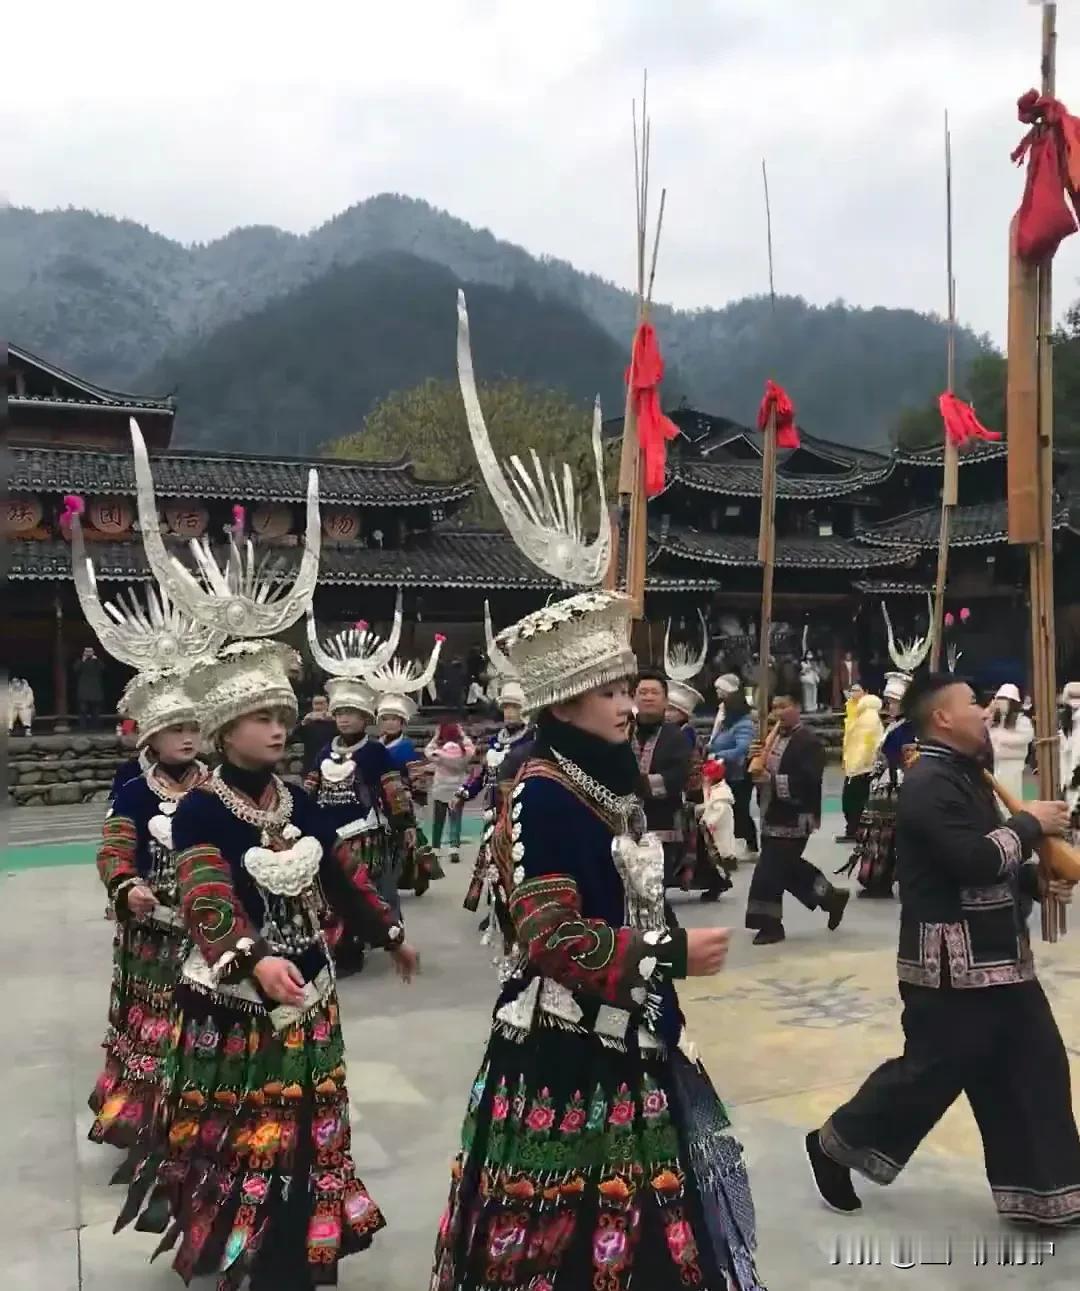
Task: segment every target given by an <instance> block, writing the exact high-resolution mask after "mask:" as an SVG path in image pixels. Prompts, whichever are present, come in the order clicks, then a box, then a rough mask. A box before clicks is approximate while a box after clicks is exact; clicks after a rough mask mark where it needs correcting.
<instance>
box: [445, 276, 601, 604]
mask: <svg viewBox="0 0 1080 1291" xmlns="http://www.w3.org/2000/svg"><path fill="white" fill-rule="evenodd" d="M457 361H458V382H459V384H460V386H461V397H462V399H463V400H464V403H465V417H466V420H467V421H468V423H469V436H470V438H471V439H472V445H473V451H474V452H475V453H476V460H477V462H478V464H479V466H480V472H481V474H482V475H483V477H484V483H485V484H486V485H487V487H488V491H489V492H490V494H491V496H492V499H493V500H494V502H495V505H496V506H497V507H498V508H499V514H500V515H501V516H502V518H503V523H504V524H505V525H506V527H507V529H509V531H510V536H511V537H512V538H513V540H514V541H515V542H516V543H517V545H518V546H519V547H520V548H521V550H522V551H523V552H524V553H525V555H526V556H528V557H529V559H530V560H531V561H532V562H533V564H534V565H537V566H538V567H539V568H540V569H542V570H544V572H545V573H548V574H550V575H551V576H552V577H553V578H557V579H558V580H559V581H560V582H562V583H569V584H572V585H573V586H576V587H597V586H599V584H600V583H601V582H602V581H603V578H604V574H605V572H606V570H607V567H608V560H609V557H610V554H611V517H610V515H609V514H608V509H607V506H606V504H605V499H604V456H603V448H602V445H601V435H600V431H601V419H600V401H599V399H597V401H596V404H595V405H594V408H593V427H592V446H593V458H594V460H595V464H596V486H597V491H598V492H599V494H600V531H599V533H598V534H597V535H596V538H595V540H594V541H593V542H591V543H586V542H585V541H584V538H583V529H582V509H581V503H582V500H581V498H580V497H578V495H577V490H576V488H575V486H574V477H573V473H572V472H571V470H570V467H569V466H568V465H566V464H565V463H564V465H563V471H562V481H561V484H560V481H559V479H558V477H557V474H556V472H555V470H554V469H549V471H548V472H547V474H546V475H545V472H544V468H543V466H542V465H541V463H540V459H539V457H537V455H536V453H535V452H534V451H532V450H530V457H531V458H532V466H533V475H530V474H529V472H528V470H527V469H526V467H525V465H524V463H523V462H522V461H521V459H520V458H519V457H517V456H516V455H515V456H513V457H511V458H510V467H511V469H510V471H509V472H507V473H505V474H504V472H503V468H502V467H501V466H500V465H499V461H498V458H497V457H496V456H495V451H494V449H493V448H492V446H491V440H490V439H489V438H488V432H487V425H486V423H485V421H484V413H483V410H482V409H481V407H480V399H479V396H478V395H477V393H476V377H475V376H474V374H473V362H472V349H471V348H470V344H469V314H468V311H467V309H466V308H465V293H464V292H463V291H459V292H458V339H457ZM508 477H509V478H508ZM534 477H535V478H534Z"/></svg>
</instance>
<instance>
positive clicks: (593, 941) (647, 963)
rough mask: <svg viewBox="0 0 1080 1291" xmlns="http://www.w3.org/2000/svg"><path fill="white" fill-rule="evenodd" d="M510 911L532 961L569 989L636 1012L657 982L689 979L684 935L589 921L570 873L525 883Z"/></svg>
mask: <svg viewBox="0 0 1080 1291" xmlns="http://www.w3.org/2000/svg"><path fill="white" fill-rule="evenodd" d="M509 907H510V916H511V918H512V919H513V922H514V926H515V928H516V929H517V936H518V942H519V944H520V945H521V946H522V948H523V949H524V950H525V952H526V953H527V955H528V957H529V960H530V962H531V963H532V964H533V965H534V966H535V967H536V968H537V970H538V971H539V972H541V973H543V975H544V976H545V977H551V978H554V979H555V981H557V982H561V983H562V984H563V985H564V986H567V987H569V988H570V989H571V990H581V991H587V992H588V993H590V994H592V995H598V996H599V997H600V998H601V999H602V1000H604V1002H605V1003H608V1004H613V1005H615V1006H616V1007H618V1008H623V1009H634V1008H637V1007H640V1006H642V1005H644V1003H645V996H646V991H647V987H648V986H649V984H650V982H651V981H652V980H653V979H654V978H658V977H675V976H685V975H686V935H685V933H683V932H681V930H677V931H676V933H675V934H672V933H671V932H663V933H660V932H657V933H641V932H638V931H637V930H636V929H634V928H629V927H622V928H613V927H612V926H611V925H610V924H608V923H604V922H603V920H601V919H586V918H585V917H584V916H583V915H582V913H581V898H580V896H579V894H578V887H577V884H576V883H575V882H574V880H573V879H572V878H570V876H569V875H567V874H544V875H540V876H539V877H537V878H532V879H526V880H525V881H524V882H522V883H519V884H518V885H517V886H516V887H515V888H514V890H513V892H512V894H511V896H510V902H509Z"/></svg>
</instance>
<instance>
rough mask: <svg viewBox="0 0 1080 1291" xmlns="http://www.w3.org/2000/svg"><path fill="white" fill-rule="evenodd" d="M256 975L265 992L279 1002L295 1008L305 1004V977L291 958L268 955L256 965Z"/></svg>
mask: <svg viewBox="0 0 1080 1291" xmlns="http://www.w3.org/2000/svg"><path fill="white" fill-rule="evenodd" d="M254 976H255V980H256V981H257V982H258V983H259V985H260V986H261V987H262V989H263V992H264V993H265V994H266V995H269V997H270V998H271V999H272V1000H276V1001H277V1003H278V1004H289V1005H291V1006H292V1007H293V1008H294V1009H298V1008H300V1006H301V1005H302V1004H303V1002H304V978H303V975H302V974H301V972H300V970H299V969H298V968H297V967H296V965H295V964H294V963H292V961H291V960H288V959H282V958H281V957H280V956H278V955H267V956H266V957H265V958H264V959H260V960H259V962H258V963H257V964H256V965H255V969H254Z"/></svg>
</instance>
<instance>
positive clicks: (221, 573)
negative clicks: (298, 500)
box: [131, 417, 321, 638]
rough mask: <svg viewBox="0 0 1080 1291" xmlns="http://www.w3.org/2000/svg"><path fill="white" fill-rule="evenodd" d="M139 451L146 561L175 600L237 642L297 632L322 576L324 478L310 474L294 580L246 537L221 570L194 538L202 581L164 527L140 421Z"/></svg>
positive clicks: (134, 440)
mask: <svg viewBox="0 0 1080 1291" xmlns="http://www.w3.org/2000/svg"><path fill="white" fill-rule="evenodd" d="M131 445H132V449H133V451H134V454H135V484H136V492H137V497H138V502H139V527H140V528H141V530H142V537H143V546H144V548H145V549H146V558H147V560H148V561H149V562H150V568H151V570H152V571H153V574H154V577H155V578H156V579H157V580H158V582H159V583H160V584H161V587H162V589H163V590H164V592H165V593H166V595H168V597H169V598H170V600H172V601H173V602H174V603H175V604H176V605H178V606H179V607H180V608H181V609H182V610H184V611H185V612H186V613H188V614H190V615H191V617H192V618H194V619H196V620H197V621H198V622H199V623H202V624H204V625H205V626H206V627H211V628H215V629H217V630H218V631H220V632H225V633H227V634H228V635H229V636H234V637H244V638H252V637H268V636H273V635H274V634H275V633H276V632H282V631H284V630H285V629H286V628H288V627H291V626H292V624H293V623H295V622H296V620H297V619H298V618H299V617H300V615H301V614H303V613H304V610H305V609H306V608H307V606H308V605H309V604H310V602H311V598H312V594H313V593H314V591H315V581H316V579H317V577H318V573H319V551H320V547H321V530H320V527H319V476H318V472H317V471H315V470H312V471H310V472H309V473H308V490H307V529H306V533H305V540H304V552H303V555H302V557H301V559H300V568H299V569H298V570H297V572H296V575H295V577H292V578H290V576H289V574H288V573H287V571H286V569H285V567H284V561H283V560H282V559H281V557H280V556H277V557H274V556H270V557H267V558H264V559H263V560H262V561H257V560H256V558H255V548H254V545H253V544H252V542H251V540H250V539H248V540H247V541H244V540H243V535H242V534H239V533H236V532H234V533H233V534H232V536H231V538H230V542H229V551H228V556H227V558H226V561H225V564H224V565H223V566H222V565H219V564H218V561H217V557H216V556H215V555H214V553H213V551H212V550H211V547H210V540H209V538H202V539H201V540H196V539H192V541H191V554H192V557H193V559H194V561H195V567H196V569H197V571H198V574H199V577H198V578H196V577H195V576H194V575H193V574H191V573H190V571H189V570H188V569H187V568H186V567H185V566H184V564H183V563H182V562H181V561H180V560H179V559H177V557H176V556H172V555H170V554H169V552H168V551H167V550H166V547H165V543H164V540H163V539H162V537H161V531H160V529H159V527H158V513H157V499H156V498H155V495H154V477H153V475H152V473H151V470H150V458H149V456H148V455H147V452H146V443H145V441H144V440H143V437H142V432H141V431H140V430H139V426H138V423H137V422H136V421H135V419H134V417H133V418H132V419H131ZM200 580H201V581H200Z"/></svg>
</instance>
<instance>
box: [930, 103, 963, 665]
mask: <svg viewBox="0 0 1080 1291" xmlns="http://www.w3.org/2000/svg"><path fill="white" fill-rule="evenodd" d="M952 232H953V218H952V139H951V136H950V134H949V114H948V112H946V113H945V292H946V299H947V300H948V304H949V324H948V330H947V333H946V336H947V339H946V351H945V353H946V359H945V386H946V389H947V390H948V392H949V393H950V394H952V392H953V386H954V385H955V383H956V279H955V278H954V277H953V236H952ZM959 466H960V462H959V455H958V452H957V448H956V445H955V444H954V443H953V442H952V440H951V439H950V438H949V436H948V435H946V436H945V469H944V475H943V477H942V485H941V523H940V525H939V528H938V559H937V577H936V579H935V581H934V623H933V637H932V640H931V644H930V669H931V671H932V672H937V670H938V668H939V667H940V666H941V650H942V645H943V640H942V638H943V637H944V635H945V586H946V582H947V579H948V573H949V531H950V529H951V527H952V511H953V507H954V506H956V503H957V497H958V494H959V475H960V469H959Z"/></svg>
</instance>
